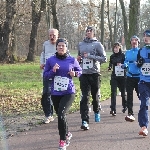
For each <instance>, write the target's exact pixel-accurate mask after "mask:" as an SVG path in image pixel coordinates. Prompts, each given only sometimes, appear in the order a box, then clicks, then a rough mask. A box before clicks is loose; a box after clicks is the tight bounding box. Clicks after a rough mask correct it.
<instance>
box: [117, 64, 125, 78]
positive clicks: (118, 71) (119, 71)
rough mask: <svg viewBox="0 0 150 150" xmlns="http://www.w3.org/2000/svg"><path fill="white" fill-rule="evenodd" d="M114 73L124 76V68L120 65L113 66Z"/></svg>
mask: <svg viewBox="0 0 150 150" xmlns="http://www.w3.org/2000/svg"><path fill="white" fill-rule="evenodd" d="M115 74H116V76H124V69H122V68H121V66H115Z"/></svg>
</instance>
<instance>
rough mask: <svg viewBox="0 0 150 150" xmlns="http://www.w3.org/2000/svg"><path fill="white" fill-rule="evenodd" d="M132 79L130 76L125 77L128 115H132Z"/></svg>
mask: <svg viewBox="0 0 150 150" xmlns="http://www.w3.org/2000/svg"><path fill="white" fill-rule="evenodd" d="M133 80H134V79H133V78H131V77H127V80H126V91H127V107H128V115H133V90H134V82H133Z"/></svg>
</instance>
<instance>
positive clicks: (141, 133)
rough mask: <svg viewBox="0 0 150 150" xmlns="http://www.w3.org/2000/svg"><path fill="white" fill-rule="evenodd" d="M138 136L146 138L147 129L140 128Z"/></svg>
mask: <svg viewBox="0 0 150 150" xmlns="http://www.w3.org/2000/svg"><path fill="white" fill-rule="evenodd" d="M139 135H143V136H147V135H148V130H147V128H146V127H142V128H141V130H140V132H139Z"/></svg>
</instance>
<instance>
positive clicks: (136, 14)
mask: <svg viewBox="0 0 150 150" xmlns="http://www.w3.org/2000/svg"><path fill="white" fill-rule="evenodd" d="M129 10H130V11H129V36H128V38H129V39H130V37H131V36H133V35H137V36H139V25H140V24H139V22H140V0H130V5H129Z"/></svg>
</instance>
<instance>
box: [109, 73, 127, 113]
mask: <svg viewBox="0 0 150 150" xmlns="http://www.w3.org/2000/svg"><path fill="white" fill-rule="evenodd" d="M110 85H111V105H110V108H111V111H116V95H117V87H118V88H119V90H120V92H121V97H122V107H123V108H126V105H127V100H126V96H125V85H126V78H125V77H116V76H113V75H112V76H111V80H110Z"/></svg>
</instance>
